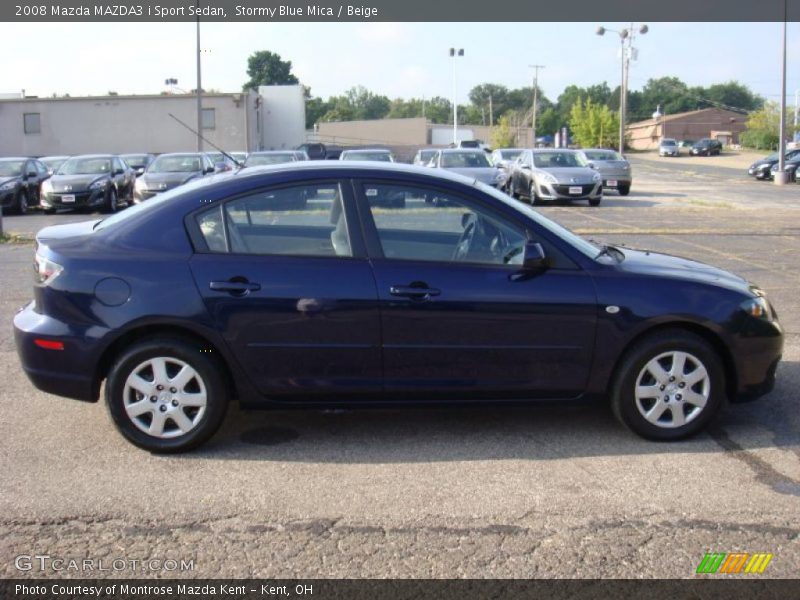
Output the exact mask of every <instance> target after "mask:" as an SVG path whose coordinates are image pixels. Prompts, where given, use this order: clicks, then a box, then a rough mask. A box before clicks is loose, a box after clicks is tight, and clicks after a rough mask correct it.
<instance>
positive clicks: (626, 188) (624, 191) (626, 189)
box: [617, 185, 631, 196]
mask: <svg viewBox="0 0 800 600" xmlns="http://www.w3.org/2000/svg"><path fill="white" fill-rule="evenodd" d="M617 191H618V192H619V195H620V196H627V195H628V194H630V193H631V186H630V185H621V186H619V187H618V188H617Z"/></svg>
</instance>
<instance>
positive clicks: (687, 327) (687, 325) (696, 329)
mask: <svg viewBox="0 0 800 600" xmlns="http://www.w3.org/2000/svg"><path fill="white" fill-rule="evenodd" d="M676 329H677V330H678V331H686V332H689V333H693V334H695V335H697V336H700V337H701V338H703V339H704V340H705V341H706V342H708V343H709V345H711V347H712V348H713V349H714V351H715V352H716V353H717V354H718V355H719V357H720V360H721V361H722V367H723V369H724V377H725V395H726V397H727V398H728V400H731V399H733V398H735V397H736V394H737V391H738V377H737V370H736V362H735V361H734V360H733V355H732V354H731V352H730V349H729V348H728V346H727V345H726V344H725V343H724V342H723V341H722V338H720V337H719V335H717V334H716V333H715V332H714V331H712V330H711V329H709V328H707V327H703V326H702V325H698V324H697V323H691V322H688V321H676V322H667V323H659V324H657V325H653V326H652V327H648V328H647V329H644V330H642V331H640V332H639V333H637V334H636V336H634V337H633V338H631V339H630V340H628V342H627V343H626V344H625V347H624V348H623V349H622V351H621V352H620V353H619V357H618V358H617V360H616V362H615V363H614V367H613V368H612V369H611V371H610V372H609V376H608V379H607V381H606V389H609V388H610V386H611V384H612V383H613V382H614V381H615V380H616V377H617V375H618V373H619V371H620V369H621V367H622V361H623V360H624V358H625V356H626V355H627V353H628V351H629V350H630V349H631V348H633V347H634V346H636V345H637V344H638V343H639V342H641V341H642V340H643V339H645V338H647V337H650V336H652V335H655V334H658V333H661V332H663V331H667V330H676Z"/></svg>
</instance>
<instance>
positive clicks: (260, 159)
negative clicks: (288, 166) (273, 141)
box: [244, 152, 296, 167]
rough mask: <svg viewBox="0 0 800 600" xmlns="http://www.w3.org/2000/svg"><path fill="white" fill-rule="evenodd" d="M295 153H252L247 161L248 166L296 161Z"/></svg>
mask: <svg viewBox="0 0 800 600" xmlns="http://www.w3.org/2000/svg"><path fill="white" fill-rule="evenodd" d="M295 160H296V158H295V155H294V154H293V153H292V152H282V153H281V154H251V155H250V156H248V157H247V160H246V161H245V163H244V164H245V166H246V167H255V166H257V165H278V164H281V163H287V162H294V161H295Z"/></svg>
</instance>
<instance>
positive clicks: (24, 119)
mask: <svg viewBox="0 0 800 600" xmlns="http://www.w3.org/2000/svg"><path fill="white" fill-rule="evenodd" d="M34 115H35V116H36V117H37V119H36V125H37V127H36V129H37V131H28V117H30V116H34ZM22 133H23V135H41V134H42V113H40V112H29V113H27V112H26V113H22Z"/></svg>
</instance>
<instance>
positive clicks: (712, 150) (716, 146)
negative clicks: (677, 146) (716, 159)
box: [689, 138, 722, 156]
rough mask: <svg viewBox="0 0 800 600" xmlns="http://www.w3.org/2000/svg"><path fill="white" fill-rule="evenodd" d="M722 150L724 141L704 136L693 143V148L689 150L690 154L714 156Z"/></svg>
mask: <svg viewBox="0 0 800 600" xmlns="http://www.w3.org/2000/svg"><path fill="white" fill-rule="evenodd" d="M720 152H722V142H720V141H719V140H712V139H711V138H703V139H702V140H699V141H697V142H695V143H694V144H693V145H692V148H691V150H689V156H712V155H714V154H719V153H720Z"/></svg>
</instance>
